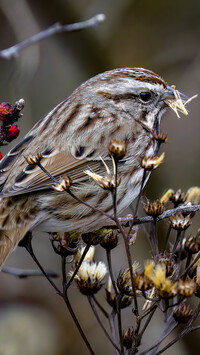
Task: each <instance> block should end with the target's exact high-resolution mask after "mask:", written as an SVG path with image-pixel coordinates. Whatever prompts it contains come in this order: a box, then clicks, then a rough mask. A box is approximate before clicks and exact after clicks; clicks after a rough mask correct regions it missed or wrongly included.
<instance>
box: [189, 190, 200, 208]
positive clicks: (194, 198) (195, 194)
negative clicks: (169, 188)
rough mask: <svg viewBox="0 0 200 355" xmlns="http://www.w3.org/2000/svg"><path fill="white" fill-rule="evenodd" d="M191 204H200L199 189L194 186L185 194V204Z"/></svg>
mask: <svg viewBox="0 0 200 355" xmlns="http://www.w3.org/2000/svg"><path fill="white" fill-rule="evenodd" d="M189 202H190V203H191V204H192V205H198V204H199V203H200V187H198V186H194V187H191V188H190V189H189V190H188V191H187V192H186V201H185V203H186V204H187V203H189Z"/></svg>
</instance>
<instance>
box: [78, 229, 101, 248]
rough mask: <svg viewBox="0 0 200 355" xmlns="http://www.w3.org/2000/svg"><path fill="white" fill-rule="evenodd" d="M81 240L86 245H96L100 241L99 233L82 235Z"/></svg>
mask: <svg viewBox="0 0 200 355" xmlns="http://www.w3.org/2000/svg"><path fill="white" fill-rule="evenodd" d="M82 239H83V241H84V243H85V244H87V245H97V244H99V243H100V241H101V240H102V236H101V235H100V234H99V231H94V232H88V233H82Z"/></svg>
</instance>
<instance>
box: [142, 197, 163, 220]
mask: <svg viewBox="0 0 200 355" xmlns="http://www.w3.org/2000/svg"><path fill="white" fill-rule="evenodd" d="M144 210H145V212H146V214H147V215H148V216H152V217H155V218H156V217H158V216H159V215H160V214H162V213H163V212H164V203H162V202H160V200H156V201H153V202H149V201H147V204H146V205H145V206H144Z"/></svg>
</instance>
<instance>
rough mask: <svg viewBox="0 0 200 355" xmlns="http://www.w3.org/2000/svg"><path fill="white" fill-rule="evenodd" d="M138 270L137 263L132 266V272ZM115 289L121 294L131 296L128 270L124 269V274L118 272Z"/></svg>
mask: <svg viewBox="0 0 200 355" xmlns="http://www.w3.org/2000/svg"><path fill="white" fill-rule="evenodd" d="M137 268H138V263H134V264H133V265H132V270H133V272H135V271H136V269H137ZM117 287H118V289H119V290H120V292H121V293H122V294H125V295H128V296H132V295H133V290H132V285H131V275H130V270H129V269H126V270H125V271H124V272H120V273H119V276H118V278H117Z"/></svg>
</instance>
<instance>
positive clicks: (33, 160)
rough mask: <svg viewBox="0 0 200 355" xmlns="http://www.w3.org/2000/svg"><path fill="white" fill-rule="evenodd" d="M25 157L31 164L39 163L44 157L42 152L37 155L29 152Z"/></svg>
mask: <svg viewBox="0 0 200 355" xmlns="http://www.w3.org/2000/svg"><path fill="white" fill-rule="evenodd" d="M24 158H25V160H26V161H27V163H28V164H29V165H33V164H38V163H39V162H40V160H41V159H42V154H41V153H40V152H39V153H37V154H36V155H31V154H29V155H28V156H27V157H24Z"/></svg>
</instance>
